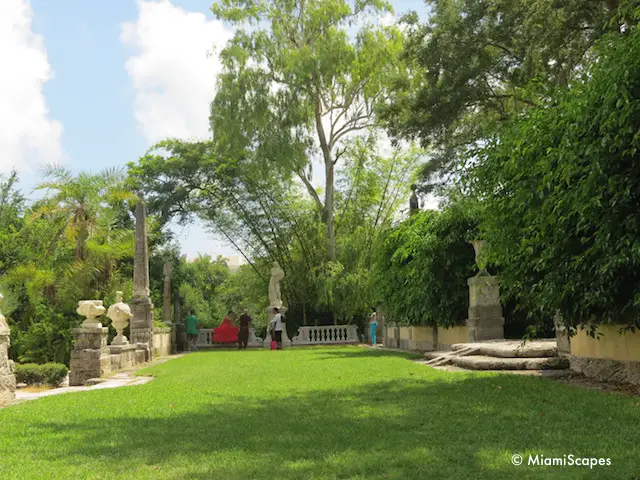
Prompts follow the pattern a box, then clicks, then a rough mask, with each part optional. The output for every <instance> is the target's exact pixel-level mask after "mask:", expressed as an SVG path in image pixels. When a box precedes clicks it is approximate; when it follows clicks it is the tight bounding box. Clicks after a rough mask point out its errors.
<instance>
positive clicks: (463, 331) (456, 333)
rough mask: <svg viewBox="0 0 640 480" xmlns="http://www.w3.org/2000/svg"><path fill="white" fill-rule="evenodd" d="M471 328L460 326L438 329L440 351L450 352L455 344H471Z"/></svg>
mask: <svg viewBox="0 0 640 480" xmlns="http://www.w3.org/2000/svg"><path fill="white" fill-rule="evenodd" d="M469 335H470V334H469V327H468V326H467V325H458V326H455V327H450V328H444V327H438V348H437V349H438V350H449V349H451V345H453V344H454V343H467V342H469Z"/></svg>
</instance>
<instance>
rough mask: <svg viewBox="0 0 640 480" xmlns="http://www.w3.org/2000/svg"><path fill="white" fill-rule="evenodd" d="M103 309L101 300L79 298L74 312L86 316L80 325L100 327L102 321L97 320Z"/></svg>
mask: <svg viewBox="0 0 640 480" xmlns="http://www.w3.org/2000/svg"><path fill="white" fill-rule="evenodd" d="M104 311H105V308H104V307H103V306H102V300H80V301H79V302H78V308H77V309H76V312H77V313H78V315H82V316H83V317H87V318H86V320H85V321H84V322H82V326H83V327H85V328H102V323H100V322H99V321H98V318H97V317H99V316H100V315H102V314H103V313H104Z"/></svg>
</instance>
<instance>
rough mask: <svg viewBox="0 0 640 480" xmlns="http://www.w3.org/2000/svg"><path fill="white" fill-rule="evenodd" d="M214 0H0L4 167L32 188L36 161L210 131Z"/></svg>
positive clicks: (105, 158)
mask: <svg viewBox="0 0 640 480" xmlns="http://www.w3.org/2000/svg"><path fill="white" fill-rule="evenodd" d="M211 3H212V1H211V0H170V1H169V0H162V1H135V0H117V1H113V0H112V1H95V0H91V1H89V0H57V1H52V0H31V1H30V2H29V1H27V0H0V59H2V60H3V62H2V63H3V65H5V66H8V68H7V69H6V70H5V71H4V72H3V73H2V74H0V172H6V171H8V170H10V169H12V168H17V169H18V171H19V173H20V177H21V186H22V188H23V190H24V191H25V193H30V192H31V189H32V188H33V186H34V185H36V184H37V183H38V181H39V179H40V177H39V174H38V168H39V167H40V166H41V165H42V164H43V163H50V162H55V163H59V162H62V163H64V164H66V166H68V167H69V168H70V169H72V170H73V171H80V170H89V171H94V172H98V171H100V170H102V169H103V168H105V167H111V166H123V165H125V164H126V163H127V162H129V161H135V160H136V159H137V158H138V157H139V156H140V155H142V154H143V153H144V152H145V150H146V149H147V148H148V147H149V146H150V145H152V144H153V143H154V142H156V141H158V140H161V139H162V138H165V137H167V136H176V137H183V138H189V137H191V138H195V137H202V136H204V135H206V134H207V128H208V125H207V112H208V102H209V101H210V100H211V99H212V97H213V91H214V90H213V89H214V86H215V75H216V73H217V72H218V71H219V64H218V62H217V61H216V59H215V56H213V57H209V58H207V55H206V53H207V51H209V50H210V49H211V47H212V45H214V44H215V45H217V46H222V45H224V42H226V40H227V39H228V38H229V36H230V35H231V33H232V32H231V31H230V30H229V28H228V27H226V26H224V25H222V24H220V23H219V22H217V21H216V20H215V19H214V18H213V15H212V14H211V12H210V10H209V7H210V6H211ZM392 4H393V5H394V8H395V10H396V13H403V12H406V11H407V10H410V9H416V10H418V11H420V12H421V13H422V12H424V10H425V6H424V4H423V3H422V2H421V1H420V0H395V1H392ZM2 132H4V133H2ZM177 233H178V234H179V236H178V239H179V241H180V243H181V245H182V248H183V251H184V253H186V254H187V255H189V256H190V257H193V256H195V255H196V253H197V252H202V253H209V254H212V255H216V254H223V255H229V254H231V253H233V251H232V250H231V249H230V247H228V246H226V245H225V244H224V243H222V242H220V241H219V240H217V239H214V237H212V236H211V235H210V234H208V233H206V232H205V231H204V230H203V228H202V226H200V225H194V226H191V227H189V228H187V229H180V228H179V229H177Z"/></svg>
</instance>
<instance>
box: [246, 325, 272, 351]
mask: <svg viewBox="0 0 640 480" xmlns="http://www.w3.org/2000/svg"><path fill="white" fill-rule="evenodd" d="M268 336H269V334H268V333H267V337H268ZM261 346H263V343H262V340H260V339H259V338H258V337H256V329H255V328H253V327H249V340H248V341H247V347H261Z"/></svg>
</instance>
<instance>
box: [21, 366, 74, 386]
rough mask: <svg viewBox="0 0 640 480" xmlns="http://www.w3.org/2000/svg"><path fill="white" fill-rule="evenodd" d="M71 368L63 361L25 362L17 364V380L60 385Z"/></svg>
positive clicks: (36, 383)
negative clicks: (42, 363)
mask: <svg viewBox="0 0 640 480" xmlns="http://www.w3.org/2000/svg"><path fill="white" fill-rule="evenodd" d="M68 371H69V369H68V368H67V366H66V365H63V364H62V363H45V364H44V365H38V364H37V363H23V364H17V365H16V381H17V382H18V383H26V384H27V385H44V384H46V385H50V386H52V387H59V386H60V385H62V382H64V379H65V378H66V377H67V373H68Z"/></svg>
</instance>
